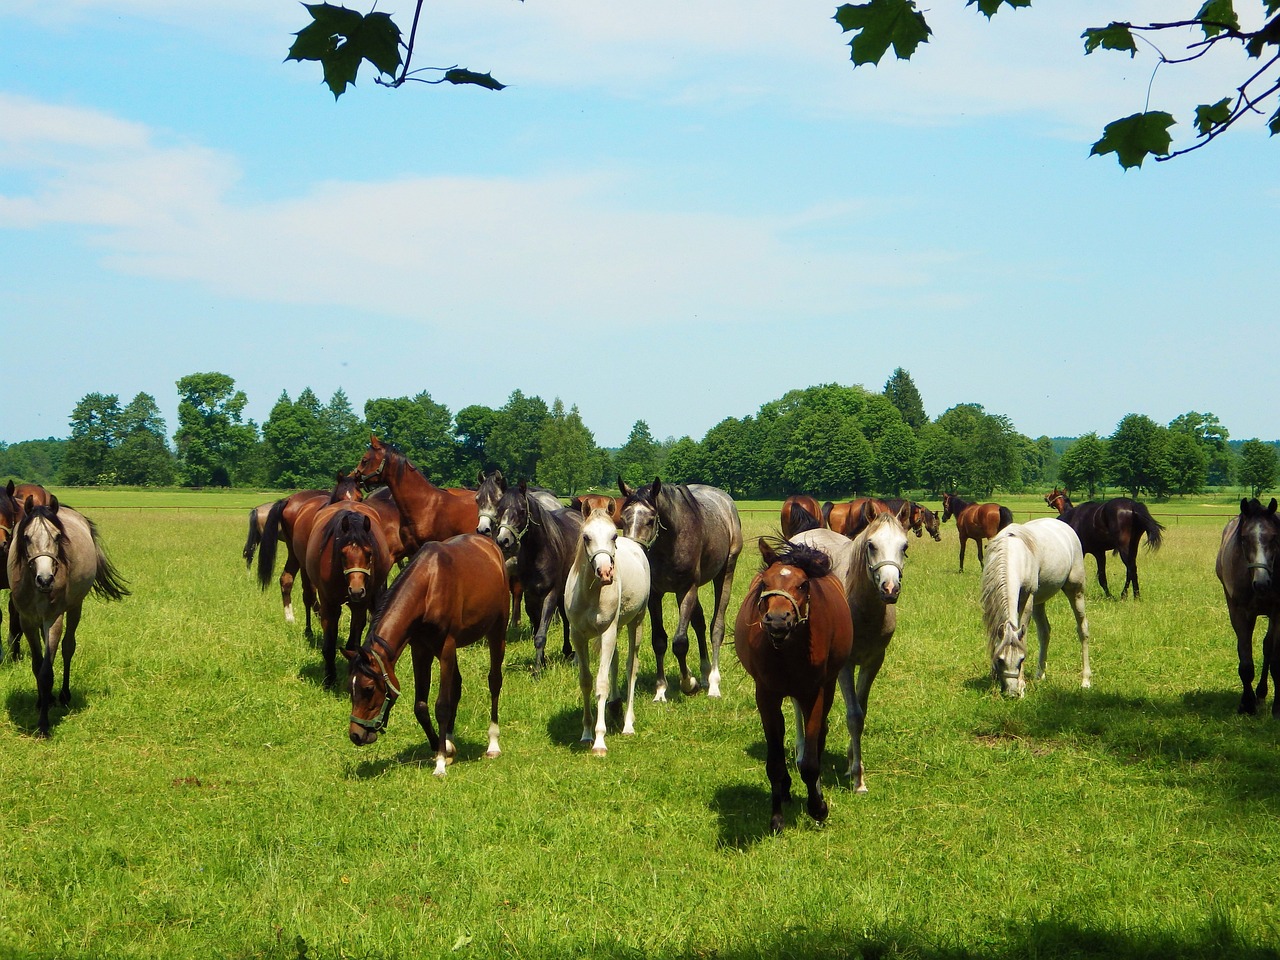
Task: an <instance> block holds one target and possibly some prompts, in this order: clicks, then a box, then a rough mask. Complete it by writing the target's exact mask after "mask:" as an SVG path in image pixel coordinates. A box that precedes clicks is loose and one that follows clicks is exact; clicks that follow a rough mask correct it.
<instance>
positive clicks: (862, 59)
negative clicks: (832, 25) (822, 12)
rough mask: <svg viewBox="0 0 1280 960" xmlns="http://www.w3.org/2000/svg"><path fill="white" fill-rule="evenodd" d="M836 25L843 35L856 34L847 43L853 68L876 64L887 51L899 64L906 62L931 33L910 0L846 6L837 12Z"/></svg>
mask: <svg viewBox="0 0 1280 960" xmlns="http://www.w3.org/2000/svg"><path fill="white" fill-rule="evenodd" d="M835 21H836V23H838V24H840V27H841V29H843V30H844V31H845V32H846V33H848V32H850V31H857V36H855V37H854V38H853V39H852V40H850V41H849V47H850V48H851V50H852V53H851V58H852V60H853V65H854V66H855V67H856V66H861V65H862V64H864V63H876V64H878V63H879V62H880V58H881V57H883V56H884V55H885V53H886V52H887V51H888V49H889V47H890V46H892V47H893V52H894V53H895V54H896V55H897V57H898V59H899V60H909V59H910V58H911V55H912V54H913V53H915V51H916V47H918V46H919V45H920V44H922V43H928V42H929V34H931V33H932V32H933V31H932V30H930V29H929V25H928V24H927V23H925V19H924V15H923V14H921V13H920V11H919V10H917V9H916V5H915V3H914V0H870V2H869V3H846V4H844V5H843V6H841V7H839V8H837V10H836V15H835Z"/></svg>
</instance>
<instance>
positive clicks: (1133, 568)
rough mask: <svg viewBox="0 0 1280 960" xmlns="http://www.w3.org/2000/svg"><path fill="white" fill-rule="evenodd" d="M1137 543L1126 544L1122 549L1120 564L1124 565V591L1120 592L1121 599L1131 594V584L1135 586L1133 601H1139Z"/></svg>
mask: <svg viewBox="0 0 1280 960" xmlns="http://www.w3.org/2000/svg"><path fill="white" fill-rule="evenodd" d="M1137 546H1138V545H1137V543H1136V542H1130V543H1126V544H1124V545H1123V546H1122V547H1121V549H1120V562H1121V563H1123V564H1124V589H1123V590H1121V591H1120V599H1121V600H1123V599H1124V597H1125V594H1126V593H1128V592H1129V584H1131V583H1132V584H1133V599H1135V600H1137V599H1138V549H1137Z"/></svg>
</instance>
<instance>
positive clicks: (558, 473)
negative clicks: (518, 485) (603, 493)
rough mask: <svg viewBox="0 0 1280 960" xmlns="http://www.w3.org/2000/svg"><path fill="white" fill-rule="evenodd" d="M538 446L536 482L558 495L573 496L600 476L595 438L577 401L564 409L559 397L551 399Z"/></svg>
mask: <svg viewBox="0 0 1280 960" xmlns="http://www.w3.org/2000/svg"><path fill="white" fill-rule="evenodd" d="M646 429H647V428H646ZM541 448H542V456H541V459H539V461H538V472H537V479H538V483H540V484H542V485H543V486H544V487H547V488H548V489H550V490H554V491H555V492H556V493H558V494H560V495H561V496H566V497H572V496H574V495H575V494H578V493H580V492H581V491H582V490H583V489H585V488H586V487H587V486H589V485H590V484H593V483H595V482H596V481H597V480H599V479H600V458H599V456H598V455H597V450H596V438H595V437H594V436H592V434H591V431H590V430H588V429H587V428H586V425H585V424H584V423H583V422H582V416H581V415H580V414H579V413H578V407H577V405H576V404H575V405H574V406H572V407H570V408H569V412H568V413H565V409H564V403H563V402H562V401H561V399H560V398H559V397H556V398H555V400H553V401H552V403H551V412H550V413H549V414H548V416H547V419H546V420H545V421H544V422H543V425H542V444H541Z"/></svg>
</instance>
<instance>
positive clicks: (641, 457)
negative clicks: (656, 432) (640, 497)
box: [613, 420, 658, 486]
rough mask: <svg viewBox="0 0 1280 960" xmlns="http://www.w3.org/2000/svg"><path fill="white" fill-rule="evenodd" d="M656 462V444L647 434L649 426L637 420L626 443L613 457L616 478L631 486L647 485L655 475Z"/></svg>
mask: <svg viewBox="0 0 1280 960" xmlns="http://www.w3.org/2000/svg"><path fill="white" fill-rule="evenodd" d="M657 461H658V444H657V442H656V441H655V440H654V439H653V434H652V433H650V432H649V424H647V423H645V422H644V421H643V420H637V421H636V422H635V423H634V424H633V425H632V427H631V433H630V434H629V435H628V436H627V442H626V443H624V444H623V445H622V448H621V449H620V450H619V451H618V452H617V453H616V454H615V455H614V458H613V463H614V466H615V467H616V468H617V472H618V476H620V477H622V478H623V479H624V480H626V481H627V483H629V484H631V485H632V486H639V485H641V484H645V483H648V482H649V481H650V480H652V479H653V478H654V476H655V475H656V473H657V470H658V462H657Z"/></svg>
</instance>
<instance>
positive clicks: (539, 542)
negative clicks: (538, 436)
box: [494, 480, 582, 673]
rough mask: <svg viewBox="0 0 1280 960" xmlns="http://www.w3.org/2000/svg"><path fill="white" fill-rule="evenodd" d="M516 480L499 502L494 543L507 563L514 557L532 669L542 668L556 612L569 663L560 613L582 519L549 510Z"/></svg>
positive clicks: (564, 509)
mask: <svg viewBox="0 0 1280 960" xmlns="http://www.w3.org/2000/svg"><path fill="white" fill-rule="evenodd" d="M534 493H535V492H534V491H532V490H530V489H529V487H528V485H527V484H526V483H525V482H524V481H523V480H521V481H520V485H519V486H518V487H508V488H507V491H506V492H505V493H504V494H503V495H502V499H501V500H499V501H498V509H497V513H496V515H495V517H494V521H495V524H496V526H495V529H496V535H495V537H494V539H495V540H497V542H498V546H499V547H501V548H502V553H503V555H504V556H506V557H515V560H516V574H517V576H518V577H519V578H520V583H521V585H522V586H523V588H524V609H525V612H526V613H527V614H529V623H530V624H532V625H533V651H534V655H533V669H534V672H535V673H536V672H538V671H540V670H541V669H542V667H543V666H544V665H545V664H546V662H547V657H546V646H547V630H548V629H549V628H550V626H551V617H552V615H553V614H555V613H556V612H557V611H559V613H560V621H561V622H562V623H563V624H564V646H563V647H562V650H561V652H562V653H563V654H564V657H565V659H566V660H569V659H572V658H573V646H572V645H571V644H570V642H569V617H568V615H567V614H566V612H565V609H564V584H565V581H566V580H567V579H568V578H569V570H570V569H571V568H572V567H573V562H574V558H575V557H576V556H577V553H578V540H579V539H580V538H581V537H582V514H581V513H579V512H578V511H577V510H571V509H569V508H567V507H560V508H557V509H554V510H553V509H550V508H548V507H547V506H545V505H544V504H543V502H542V501H541V500H539V498H538V497H536V496H535V495H534Z"/></svg>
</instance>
